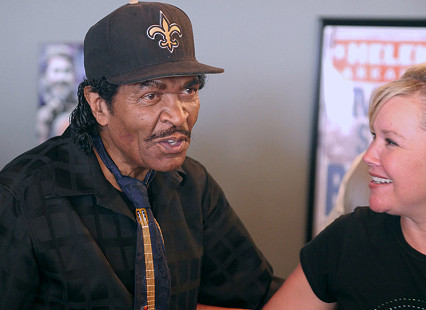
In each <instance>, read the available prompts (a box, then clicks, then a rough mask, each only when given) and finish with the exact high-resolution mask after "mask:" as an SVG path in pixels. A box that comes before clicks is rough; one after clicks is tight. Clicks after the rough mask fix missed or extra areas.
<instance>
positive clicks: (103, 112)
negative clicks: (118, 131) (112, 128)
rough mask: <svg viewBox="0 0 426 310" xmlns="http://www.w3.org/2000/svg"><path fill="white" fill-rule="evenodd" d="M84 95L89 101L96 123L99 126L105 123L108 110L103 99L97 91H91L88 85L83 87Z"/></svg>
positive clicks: (108, 113)
mask: <svg viewBox="0 0 426 310" xmlns="http://www.w3.org/2000/svg"><path fill="white" fill-rule="evenodd" d="M84 97H85V98H86V100H87V102H88V103H89V105H90V109H91V110H92V114H93V116H94V117H95V119H96V121H97V122H98V124H99V125H101V126H105V125H107V124H108V115H110V111H109V110H108V106H107V103H106V102H105V100H104V99H103V98H102V97H101V96H99V94H98V93H95V92H93V91H92V89H91V87H90V86H86V87H84Z"/></svg>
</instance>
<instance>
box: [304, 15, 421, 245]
mask: <svg viewBox="0 0 426 310" xmlns="http://www.w3.org/2000/svg"><path fill="white" fill-rule="evenodd" d="M421 62H426V20H425V21H389V20H388V21H359V20H332V19H324V20H323V21H322V42H321V57H320V70H319V91H318V100H317V104H318V106H317V111H318V115H317V117H318V118H317V126H316V128H315V131H316V132H315V135H316V136H315V143H314V144H315V145H314V152H315V156H314V158H315V159H314V163H313V166H312V167H313V169H312V172H313V173H312V174H313V176H312V180H311V181H312V182H313V183H311V201H310V208H311V210H310V211H311V212H310V216H311V226H312V227H311V229H312V231H311V237H312V236H315V235H316V234H317V233H318V232H319V231H321V230H322V229H323V228H324V227H325V226H326V225H327V224H328V223H330V221H332V220H333V219H334V218H333V217H334V216H335V214H334V212H333V208H335V203H336V196H337V192H338V189H339V185H340V182H341V180H342V177H343V176H344V174H345V172H346V171H347V169H348V168H349V166H350V165H351V163H352V162H353V160H354V158H355V157H356V156H357V155H358V154H360V153H361V152H363V151H364V150H366V149H367V147H368V145H369V143H370V140H371V134H370V129H369V125H368V117H367V114H368V105H369V100H370V95H371V93H372V91H373V90H374V89H375V88H376V87H378V86H379V85H381V84H383V83H386V82H388V81H391V80H394V79H397V78H399V77H400V76H401V75H402V73H404V71H405V70H406V69H407V67H409V66H411V65H413V64H417V63H421Z"/></svg>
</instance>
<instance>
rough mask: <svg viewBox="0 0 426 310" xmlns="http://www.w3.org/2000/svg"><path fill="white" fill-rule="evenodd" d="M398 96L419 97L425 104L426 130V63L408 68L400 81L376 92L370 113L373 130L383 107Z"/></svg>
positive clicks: (423, 123) (425, 123)
mask: <svg viewBox="0 0 426 310" xmlns="http://www.w3.org/2000/svg"><path fill="white" fill-rule="evenodd" d="M396 96H401V97H405V96H417V97H418V99H419V100H421V101H422V102H423V103H424V104H425V113H424V117H423V119H422V121H421V126H422V128H423V129H424V130H426V63H422V64H419V65H415V66H412V67H410V68H408V69H407V71H406V72H405V73H404V74H403V75H402V76H401V78H399V79H398V80H395V81H392V82H389V83H386V84H384V85H382V86H380V87H378V88H377V89H376V90H374V92H373V94H372V95H371V99H370V108H369V111H368V118H369V124H370V129H371V130H372V125H373V122H374V120H375V119H376V117H377V113H378V112H379V110H380V109H381V107H382V106H383V105H384V104H385V103H386V102H387V101H389V100H390V99H392V98H393V97H396Z"/></svg>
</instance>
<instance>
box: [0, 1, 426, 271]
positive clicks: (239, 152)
mask: <svg viewBox="0 0 426 310" xmlns="http://www.w3.org/2000/svg"><path fill="white" fill-rule="evenodd" d="M170 2H171V3H172V4H175V5H177V6H179V7H181V8H182V9H184V10H185V11H186V12H187V13H188V15H189V16H190V17H191V19H192V22H193V26H194V32H195V42H196V52H197V57H198V59H199V60H200V61H203V62H206V63H208V64H212V65H217V66H221V67H223V68H225V73H224V74H222V75H217V76H211V77H210V78H209V80H208V83H207V86H206V88H205V89H204V90H203V91H202V94H201V111H200V117H199V122H198V124H197V125H196V127H195V130H194V138H193V142H192V146H191V151H190V155H191V156H193V157H195V158H196V159H198V160H200V161H201V162H202V163H204V164H205V165H206V167H207V168H208V169H209V171H210V172H211V173H212V174H213V176H214V177H215V178H216V179H217V181H218V182H219V184H221V186H222V187H223V189H224V191H225V192H226V193H227V197H228V199H229V200H230V202H231V204H232V205H233V206H234V208H235V210H236V211H237V213H238V214H239V215H240V217H241V218H242V220H243V221H244V223H245V224H246V226H247V228H248V230H249V231H250V232H251V234H252V236H253V238H254V239H255V241H256V242H257V244H258V245H259V247H260V249H261V250H262V251H263V252H264V254H265V256H266V257H267V258H268V259H269V260H270V261H271V263H272V265H273V267H274V268H275V270H276V273H277V274H278V275H280V276H284V277H286V276H287V275H288V273H289V272H290V271H291V269H292V268H293V267H294V266H295V265H296V263H297V261H298V251H299V248H300V247H301V246H302V245H303V243H304V240H305V231H306V213H307V198H308V183H309V182H308V174H309V171H308V170H309V156H310V151H311V147H310V143H311V130H312V120H313V105H314V99H315V87H316V57H317V53H318V34H319V30H318V26H319V23H318V21H319V18H320V17H321V16H326V17H386V18H393V17H395V18H396V17H398V18H422V17H424V15H425V12H426V1H425V0H321V1H312V0H310V1H308V0H298V1H292V2H290V1H285V0H284V1H283V0H269V1H263V2H260V1H249V0H214V1H206V0H170ZM124 3H125V1H119V0H72V1H69V0H68V1H64V0H55V1H47V0H37V1H34V0H23V1H5V2H4V3H3V4H2V8H1V10H0V26H1V27H0V42H1V45H0V46H1V47H0V50H1V59H0V64H1V75H0V79H1V81H0V94H1V98H2V99H1V103H0V106H1V108H0V111H1V113H0V132H1V138H0V150H1V151H0V167H2V166H4V165H5V164H6V163H7V162H8V161H10V160H11V159H12V158H13V157H15V156H16V155H18V154H19V153H21V152H23V151H25V150H27V149H28V148H30V147H33V146H35V134H34V123H35V111H36V100H37V96H36V93H37V90H36V78H37V54H38V51H39V44H40V43H42V42H49V41H72V42H80V41H82V40H83V37H84V35H85V33H86V31H87V30H88V28H89V27H90V26H91V25H92V24H93V23H94V22H95V21H97V20H98V19H100V18H101V17H103V16H104V15H106V14H107V13H109V12H110V11H112V10H113V9H115V8H116V7H118V6H120V5H121V4H124ZM261 3H263V4H261Z"/></svg>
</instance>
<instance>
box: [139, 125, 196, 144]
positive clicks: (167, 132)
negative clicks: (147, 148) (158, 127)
mask: <svg viewBox="0 0 426 310" xmlns="http://www.w3.org/2000/svg"><path fill="white" fill-rule="evenodd" d="M176 132H179V133H181V134H183V135H185V136H186V137H187V138H188V139H190V138H191V132H190V131H189V130H186V129H185V128H183V127H180V126H179V127H178V126H173V127H170V128H169V129H166V130H162V131H159V132H157V133H155V134H153V135H151V136H150V137H149V138H148V139H146V140H145V141H146V142H150V141H152V140H156V139H161V138H165V137H168V136H170V135H172V134H174V133H176Z"/></svg>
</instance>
